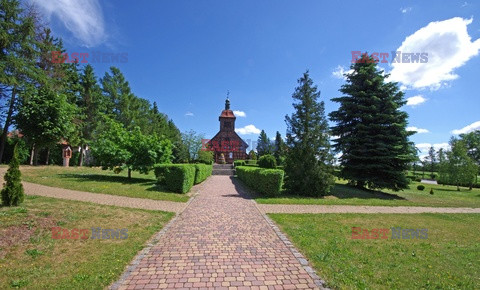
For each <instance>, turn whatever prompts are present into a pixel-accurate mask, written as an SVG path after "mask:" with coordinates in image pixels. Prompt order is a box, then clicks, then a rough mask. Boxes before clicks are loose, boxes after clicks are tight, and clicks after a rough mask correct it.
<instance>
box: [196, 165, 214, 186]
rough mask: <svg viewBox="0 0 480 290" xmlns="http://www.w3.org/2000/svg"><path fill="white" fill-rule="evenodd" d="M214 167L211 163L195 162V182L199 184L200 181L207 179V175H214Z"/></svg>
mask: <svg viewBox="0 0 480 290" xmlns="http://www.w3.org/2000/svg"><path fill="white" fill-rule="evenodd" d="M212 169H213V166H212V165H211V164H210V165H207V164H195V181H194V184H199V183H201V182H203V181H205V179H207V177H209V176H210V175H212Z"/></svg>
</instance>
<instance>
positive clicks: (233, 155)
mask: <svg viewBox="0 0 480 290" xmlns="http://www.w3.org/2000/svg"><path fill="white" fill-rule="evenodd" d="M235 119H236V117H235V115H234V114H233V111H232V110H230V100H229V99H228V98H227V99H226V100H225V110H223V111H222V113H221V114H220V117H218V120H219V121H220V131H219V132H218V133H217V134H216V135H215V136H214V137H213V138H212V139H211V140H210V141H208V142H207V148H208V150H211V151H213V153H214V154H213V158H214V160H215V162H216V163H223V162H222V161H221V160H222V154H223V158H224V159H225V163H229V164H230V163H233V161H234V160H245V159H247V147H248V144H247V143H246V142H245V141H243V140H242V138H240V136H238V134H237V132H235Z"/></svg>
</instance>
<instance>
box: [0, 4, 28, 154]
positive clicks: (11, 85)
mask: <svg viewBox="0 0 480 290" xmlns="http://www.w3.org/2000/svg"><path fill="white" fill-rule="evenodd" d="M0 31H1V32H0V99H1V100H2V101H3V102H5V103H6V106H4V107H3V106H2V108H1V112H0V113H1V114H0V115H1V116H2V117H4V119H3V126H2V128H1V130H2V132H1V135H0V162H1V161H2V160H3V153H4V150H5V145H6V140H7V134H8V130H9V128H10V126H11V125H12V122H13V119H14V116H15V111H16V108H17V104H18V96H19V94H20V93H21V92H23V91H24V90H25V89H26V87H27V86H28V84H29V82H30V79H31V78H33V77H35V75H36V73H35V59H36V51H35V29H34V19H33V18H32V17H30V16H29V15H28V14H26V13H25V11H24V10H22V9H21V7H20V4H19V2H18V1H16V0H2V1H0Z"/></svg>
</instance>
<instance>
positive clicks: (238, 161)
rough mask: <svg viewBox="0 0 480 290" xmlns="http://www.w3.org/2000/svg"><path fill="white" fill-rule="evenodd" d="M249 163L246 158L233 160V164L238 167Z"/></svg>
mask: <svg viewBox="0 0 480 290" xmlns="http://www.w3.org/2000/svg"><path fill="white" fill-rule="evenodd" d="M246 164H247V163H246V162H245V160H235V161H233V166H235V167H237V166H245V165H246Z"/></svg>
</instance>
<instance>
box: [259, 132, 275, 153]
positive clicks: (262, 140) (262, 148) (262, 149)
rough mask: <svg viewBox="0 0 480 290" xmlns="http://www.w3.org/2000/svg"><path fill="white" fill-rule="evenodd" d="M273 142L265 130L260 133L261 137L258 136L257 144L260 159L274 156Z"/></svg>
mask: <svg viewBox="0 0 480 290" xmlns="http://www.w3.org/2000/svg"><path fill="white" fill-rule="evenodd" d="M272 147H273V146H272V142H271V141H270V139H268V136H267V133H265V131H264V130H262V132H260V136H258V143H257V154H258V156H259V157H261V156H263V155H266V154H272V153H273V150H272V149H273V148H272Z"/></svg>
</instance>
